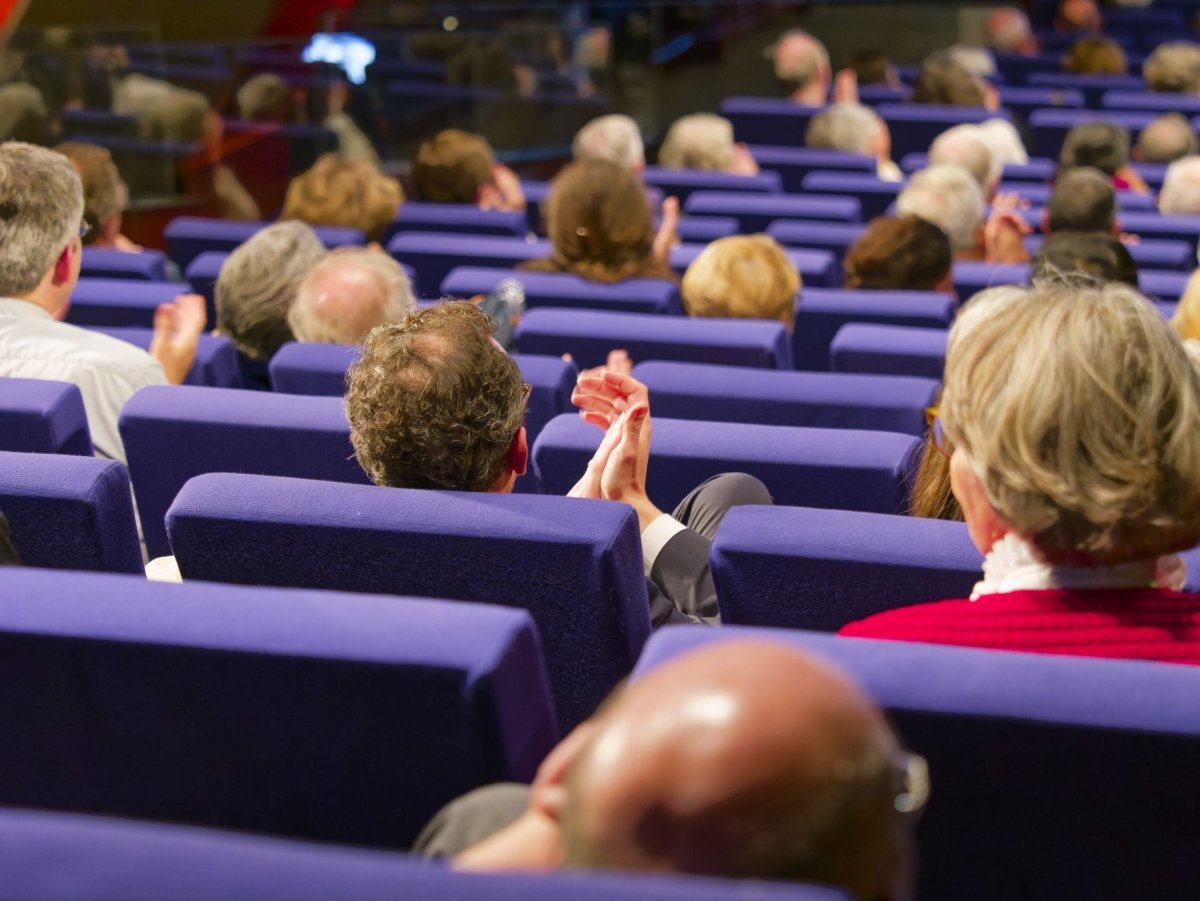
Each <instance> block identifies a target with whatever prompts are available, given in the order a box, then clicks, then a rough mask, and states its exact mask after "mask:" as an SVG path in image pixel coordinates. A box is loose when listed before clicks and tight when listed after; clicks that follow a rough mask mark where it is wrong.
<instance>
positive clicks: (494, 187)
mask: <svg viewBox="0 0 1200 901" xmlns="http://www.w3.org/2000/svg"><path fill="white" fill-rule="evenodd" d="M409 180H410V182H411V184H412V192H413V200H420V201H424V202H427V203H470V204H475V205H476V206H478V207H479V208H480V209H481V210H511V211H514V212H516V211H520V210H524V209H525V194H524V192H522V190H521V182H520V181H519V180H518V179H517V176H516V175H515V174H514V173H513V171H512V170H511V169H509V168H508V167H507V166H501V165H500V164H499V163H497V162H496V156H495V154H494V153H492V148H491V145H490V144H488V142H487V141H485V140H484V139H483V138H481V137H479V135H473V134H470V133H469V132H465V131H460V130H459V129H457V128H447V129H446V130H445V131H441V132H438V134H436V135H434V136H433V137H432V138H431V139H430V140H428V141H425V142H424V143H423V144H421V146H420V148H419V149H418V150H417V156H416V159H414V160H413V164H412V169H411V170H410V172H409Z"/></svg>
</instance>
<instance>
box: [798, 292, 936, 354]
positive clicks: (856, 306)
mask: <svg viewBox="0 0 1200 901" xmlns="http://www.w3.org/2000/svg"><path fill="white" fill-rule="evenodd" d="M954 313H955V304H954V298H952V297H951V296H950V295H948V294H941V293H938V292H936V291H821V290H809V289H807V288H806V289H804V290H802V291H801V292H800V299H799V303H798V305H797V307H796V327H795V330H794V331H793V332H792V354H793V357H794V359H795V363H796V368H797V369H807V370H816V371H823V370H827V369H828V368H829V350H830V347H831V346H832V345H833V338H834V336H835V335H836V334H837V333H838V329H840V328H841V327H842V326H844V325H845V324H846V323H848V322H874V323H879V324H882V325H909V326H916V327H918V328H946V327H948V326H949V325H950V323H951V322H952V321H953V319H954Z"/></svg>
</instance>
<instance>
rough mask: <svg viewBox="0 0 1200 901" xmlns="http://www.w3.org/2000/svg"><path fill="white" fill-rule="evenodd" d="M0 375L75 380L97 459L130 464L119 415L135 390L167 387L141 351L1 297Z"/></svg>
mask: <svg viewBox="0 0 1200 901" xmlns="http://www.w3.org/2000/svg"><path fill="white" fill-rule="evenodd" d="M0 376H8V377H10V378H23V379H51V380H53V381H57V382H70V383H71V384H73V385H77V386H78V387H79V391H80V393H82V394H83V407H84V410H85V411H86V412H87V419H88V429H89V431H90V432H91V435H92V447H94V448H95V450H96V455H97V456H102V457H108V458H110V459H112V460H120V461H121V462H122V463H124V462H125V449H124V447H122V445H121V435H120V433H119V432H118V431H117V416H118V415H120V412H121V408H122V407H123V406H125V402H126V401H127V400H129V398H130V397H132V396H133V394H134V392H136V391H138V390H139V389H141V388H145V387H146V386H147V385H165V384H167V377H166V376H165V375H164V374H163V370H162V366H160V365H159V364H158V361H157V360H155V359H154V358H153V357H152V356H150V354H148V353H146V352H145V351H144V350H142V349H141V348H140V347H134V346H133V345H132V344H127V343H126V342H124V341H118V340H117V339H116V338H111V337H109V336H108V335H103V334H101V333H99V332H89V331H88V330H87V329H82V328H79V327H78V326H74V325H68V324H67V323H65V322H58V321H57V320H56V319H55V318H54V317H53V316H51V315H50V314H49V313H48V312H46V311H45V310H44V309H42V308H41V307H39V306H38V305H37V304H34V303H30V302H29V301H25V300H15V299H13V298H10V297H0Z"/></svg>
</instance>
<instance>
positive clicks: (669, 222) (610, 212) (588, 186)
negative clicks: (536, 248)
mask: <svg viewBox="0 0 1200 901" xmlns="http://www.w3.org/2000/svg"><path fill="white" fill-rule="evenodd" d="M662 214H663V215H662V225H661V226H660V227H659V229H658V232H657V234H656V233H655V230H654V223H653V222H652V221H651V218H650V206H649V204H648V203H647V202H646V193H645V189H644V188H643V187H642V185H641V183H640V182H638V180H637V179H636V178H634V176H633V175H632V174H631V173H630V172H629V171H628V170H626V169H623V168H622V167H620V166H618V165H616V164H615V163H610V162H608V161H607V160H580V161H578V162H575V163H572V164H571V165H569V166H567V167H566V168H565V169H563V170H562V172H560V173H559V174H558V176H557V177H556V178H555V179H554V183H553V184H552V185H551V187H550V195H549V197H547V198H546V207H545V211H544V218H545V220H546V233H547V234H548V235H549V237H550V243H551V245H552V247H553V251H554V254H553V256H551V257H549V258H548V259H544V260H532V261H530V262H528V263H525V264H523V265H522V266H521V267H520V268H522V269H531V270H535V271H541V272H570V273H572V274H574V275H578V276H580V277H581V278H586V279H588V280H590V281H594V282H619V281H621V280H623V279H627V278H663V279H669V280H670V281H678V280H679V279H678V277H677V276H676V275H675V273H674V272H673V271H672V270H671V267H670V265H669V263H668V257H669V255H670V252H671V245H672V244H673V243H674V241H675V239H676V234H675V226H676V224H677V223H678V221H679V202H678V200H676V199H675V198H673V197H668V198H667V199H666V200H664V201H663V208H662Z"/></svg>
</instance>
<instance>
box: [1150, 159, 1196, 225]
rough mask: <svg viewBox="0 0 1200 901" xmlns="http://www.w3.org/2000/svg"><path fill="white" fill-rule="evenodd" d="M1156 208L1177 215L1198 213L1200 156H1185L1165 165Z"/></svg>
mask: <svg viewBox="0 0 1200 901" xmlns="http://www.w3.org/2000/svg"><path fill="white" fill-rule="evenodd" d="M1158 209H1159V210H1160V211H1161V212H1163V213H1167V214H1168V215H1177V216H1178V215H1194V214H1197V213H1200V156H1185V157H1184V158H1183V159H1181V160H1176V161H1175V162H1173V163H1171V165H1169V166H1167V175H1166V177H1165V178H1164V179H1163V186H1162V191H1160V192H1159V195H1158Z"/></svg>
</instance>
